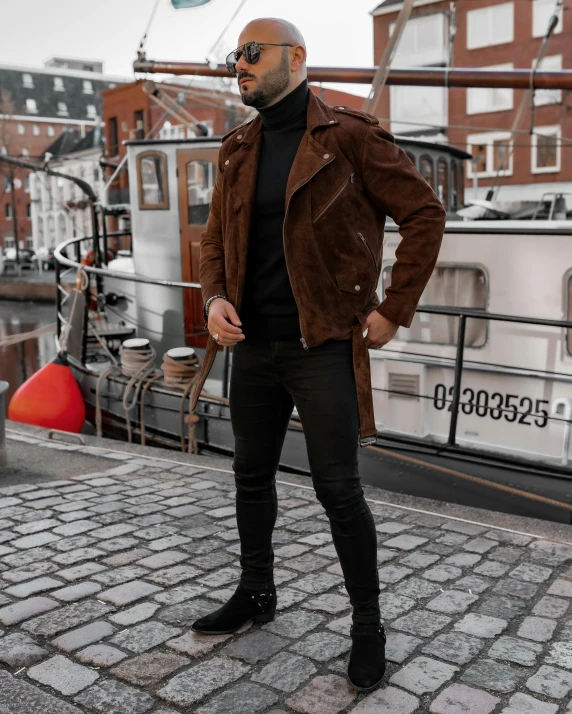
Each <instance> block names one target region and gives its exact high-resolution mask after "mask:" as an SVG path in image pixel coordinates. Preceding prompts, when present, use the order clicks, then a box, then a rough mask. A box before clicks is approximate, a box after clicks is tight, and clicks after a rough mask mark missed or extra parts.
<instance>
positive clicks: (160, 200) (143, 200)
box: [137, 151, 169, 210]
mask: <svg viewBox="0 0 572 714" xmlns="http://www.w3.org/2000/svg"><path fill="white" fill-rule="evenodd" d="M137 165H138V166H137V168H138V171H137V173H138V177H139V208H141V209H146V210H149V209H152V210H162V209H168V208H169V196H168V192H167V157H166V156H165V154H163V153H162V152H160V151H154V152H148V153H145V154H139V156H138V157H137Z"/></svg>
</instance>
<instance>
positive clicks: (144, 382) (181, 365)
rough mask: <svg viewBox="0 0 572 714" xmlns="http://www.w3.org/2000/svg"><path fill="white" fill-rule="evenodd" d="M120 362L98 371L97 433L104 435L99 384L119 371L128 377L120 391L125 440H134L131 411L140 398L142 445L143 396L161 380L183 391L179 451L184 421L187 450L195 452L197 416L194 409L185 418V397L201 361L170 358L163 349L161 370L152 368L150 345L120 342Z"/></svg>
mask: <svg viewBox="0 0 572 714" xmlns="http://www.w3.org/2000/svg"><path fill="white" fill-rule="evenodd" d="M119 356H120V360H121V362H120V364H119V365H113V366H111V367H109V368H108V369H107V370H105V371H104V372H102V373H101V375H100V376H99V379H98V380H97V388H96V392H95V400H96V407H95V427H96V432H97V435H98V436H102V435H103V429H102V422H103V418H102V412H101V387H102V385H103V383H104V382H105V381H106V380H107V378H108V377H109V376H110V375H112V374H113V373H120V374H122V375H123V376H124V377H129V381H128V382H127V384H126V385H125V390H124V392H123V409H124V411H125V422H126V425H127V439H128V441H129V443H131V442H132V440H133V432H132V428H131V412H132V411H133V409H134V408H135V407H136V405H137V401H138V400H139V397H140V423H141V444H143V445H144V444H145V441H146V438H145V396H146V394H147V391H148V390H149V388H150V387H151V385H152V384H154V383H156V382H158V381H159V380H163V382H164V384H165V385H166V386H167V387H174V388H180V389H182V390H183V393H182V395H181V402H180V408H179V419H180V434H181V451H183V452H184V451H185V428H184V427H185V422H186V423H187V424H188V425H189V442H188V453H193V454H197V453H198V442H197V439H196V436H195V426H196V423H197V422H198V421H199V417H198V416H197V415H196V414H195V413H194V411H192V410H189V414H188V415H187V416H186V417H185V415H184V407H185V400H186V399H187V397H188V396H189V393H190V391H191V389H192V386H193V384H194V382H195V380H196V378H197V376H198V374H199V369H200V360H199V358H198V356H197V355H196V354H194V355H190V356H189V357H188V358H184V359H173V358H172V357H170V356H169V354H168V353H167V352H166V353H165V354H164V355H163V363H162V365H161V371H159V370H157V369H156V368H155V357H156V352H155V350H154V349H153V347H152V346H151V345H149V346H148V347H145V348H143V349H136V350H135V349H131V348H126V347H124V346H123V345H121V347H120V349H119Z"/></svg>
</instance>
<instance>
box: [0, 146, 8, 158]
mask: <svg viewBox="0 0 572 714" xmlns="http://www.w3.org/2000/svg"><path fill="white" fill-rule="evenodd" d="M7 153H8V149H7V148H6V147H5V146H3V147H2V148H1V149H0V154H2V156H6V154H7Z"/></svg>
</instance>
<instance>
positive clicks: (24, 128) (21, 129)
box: [18, 124, 26, 134]
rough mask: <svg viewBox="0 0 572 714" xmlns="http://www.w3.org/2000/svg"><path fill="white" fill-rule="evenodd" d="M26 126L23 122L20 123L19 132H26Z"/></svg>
mask: <svg viewBox="0 0 572 714" xmlns="http://www.w3.org/2000/svg"><path fill="white" fill-rule="evenodd" d="M25 133H26V127H25V126H24V125H23V124H18V134H25Z"/></svg>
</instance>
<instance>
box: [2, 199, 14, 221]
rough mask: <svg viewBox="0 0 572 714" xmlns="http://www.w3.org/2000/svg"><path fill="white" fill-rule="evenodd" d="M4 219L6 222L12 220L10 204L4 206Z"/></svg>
mask: <svg viewBox="0 0 572 714" xmlns="http://www.w3.org/2000/svg"><path fill="white" fill-rule="evenodd" d="M4 218H5V219H6V220H7V221H11V220H12V204H11V203H7V204H5V206H4Z"/></svg>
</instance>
